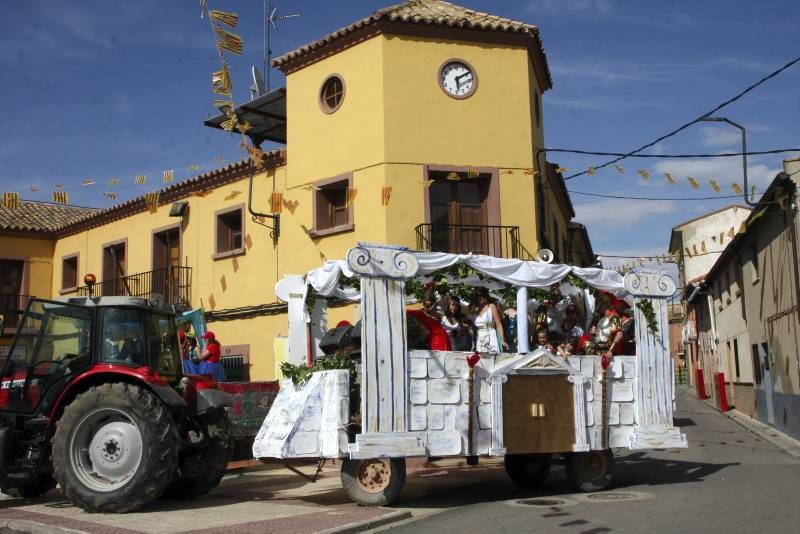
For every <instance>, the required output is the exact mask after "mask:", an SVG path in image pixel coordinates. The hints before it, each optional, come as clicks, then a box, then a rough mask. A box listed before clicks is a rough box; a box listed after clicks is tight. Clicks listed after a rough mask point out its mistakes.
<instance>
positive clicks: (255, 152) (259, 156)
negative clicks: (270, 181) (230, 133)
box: [239, 140, 264, 169]
mask: <svg viewBox="0 0 800 534" xmlns="http://www.w3.org/2000/svg"><path fill="white" fill-rule="evenodd" d="M239 146H240V147H241V148H242V149H244V150H245V151H246V152H247V154H248V155H249V156H250V161H252V162H253V165H255V166H256V169H260V168H261V167H263V166H264V151H263V150H261V149H260V148H258V147H257V146H253V145H251V144H250V143H248V142H247V141H245V140H242V142H241V143H239Z"/></svg>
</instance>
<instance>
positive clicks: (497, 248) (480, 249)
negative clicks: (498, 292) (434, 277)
mask: <svg viewBox="0 0 800 534" xmlns="http://www.w3.org/2000/svg"><path fill="white" fill-rule="evenodd" d="M415 230H416V233H417V250H423V251H427V252H452V253H457V254H466V253H468V252H472V253H475V254H487V255H489V256H497V257H499V258H518V259H521V260H533V259H534V258H533V255H532V254H531V253H530V252H528V249H526V248H525V247H524V246H523V245H522V242H521V241H520V238H519V226H492V225H475V224H428V223H423V224H418V225H417V227H416V228H415Z"/></svg>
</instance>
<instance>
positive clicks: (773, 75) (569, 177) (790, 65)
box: [564, 57, 800, 180]
mask: <svg viewBox="0 0 800 534" xmlns="http://www.w3.org/2000/svg"><path fill="white" fill-rule="evenodd" d="M798 62H800V57H796V58H795V59H793V60H792V61H790V62H789V63H787V64H786V65H784V66H783V67H781V68H779V69H778V70H775V71H773V72H771V73H769V74H767V75H766V76H764V77H763V78H761V79H760V80H758V81H757V82H756V83H754V84H752V85H750V86H748V87H746V88H745V89H744V90H742V91H740V92H739V93H738V94H737V95H735V96H733V97H732V98H729V99H728V100H726V101H724V102H723V103H721V104H719V105H717V106H715V107H714V108H712V109H711V110H710V111H707V112H705V113H703V114H702V115H700V116H699V117H697V118H696V119H694V120H692V121H689V122H687V123H685V124H682V125H681V126H679V127H677V128H675V129H674V130H672V131H671V132H669V133H667V134H664V135H662V136H661V137H659V138H658V139H656V140H655V141H651V142H649V143H647V144H644V145H642V146H640V147H639V148H637V149H636V150H632V151H630V152H628V153H626V154H623V155H621V156H618V157H616V158H614V159H612V160H609V161H607V162H605V163H603V164H601V165H596V166H595V169H602V168H603V167H608V166H609V165H612V164H614V163H616V162H618V161H621V160H623V159H625V158H628V157H631V156H633V155H634V154H637V153H638V152H641V151H642V150H645V149H648V148H650V147H652V146H654V145H655V144H657V143H659V142H661V141H663V140H664V139H667V138H669V137H672V136H673V135H675V134H677V133H680V132H682V131H683V130H685V129H687V128H688V127H689V126H691V125H693V124H695V123H697V122H700V121H701V120H702V119H704V118H706V117H708V116H710V115H713V114H714V113H716V112H717V111H719V110H721V109H722V108H724V107H725V106H728V105H730V104H732V103H734V102H736V101H737V100H739V99H740V98H742V97H743V96H744V95H746V94H747V93H749V92H750V91H753V90H754V89H755V88H757V87H758V86H760V85H762V84H763V83H766V82H767V81H768V80H771V79H772V78H774V77H775V76H777V75H779V74H780V73H782V72H783V71H785V70H786V69H788V68H790V67H792V66H793V65H794V64H796V63H798ZM584 174H586V171H581V172H578V173H575V174H571V175H569V176H567V177H565V178H564V180H571V179H573V178H577V177H578V176H582V175H584Z"/></svg>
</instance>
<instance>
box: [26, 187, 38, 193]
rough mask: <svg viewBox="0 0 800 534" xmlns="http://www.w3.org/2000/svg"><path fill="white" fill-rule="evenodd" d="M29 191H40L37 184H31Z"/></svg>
mask: <svg viewBox="0 0 800 534" xmlns="http://www.w3.org/2000/svg"><path fill="white" fill-rule="evenodd" d="M28 191H30V192H31V193H38V192H39V188H38V187H36V186H35V185H32V186H30V187H29V188H28Z"/></svg>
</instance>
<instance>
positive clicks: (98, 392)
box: [53, 383, 178, 513]
mask: <svg viewBox="0 0 800 534" xmlns="http://www.w3.org/2000/svg"><path fill="white" fill-rule="evenodd" d="M177 451H178V444H177V432H176V429H175V423H174V421H173V420H172V416H171V415H170V413H169V411H168V410H167V407H166V406H164V404H163V403H162V402H161V401H160V400H159V399H158V398H156V397H155V395H153V393H151V392H150V391H149V390H147V389H144V388H143V387H140V386H137V385H132V384H126V383H111V384H103V385H101V386H96V387H93V388H91V389H89V390H87V391H85V392H84V393H81V394H80V395H78V396H77V397H76V398H75V400H74V401H72V403H70V404H69V405H68V406H67V407H66V409H65V410H64V414H63V415H62V416H61V419H59V421H58V426H57V428H56V432H55V436H54V437H53V470H54V472H55V476H56V479H58V482H59V484H61V490H62V491H63V492H64V495H65V496H66V497H67V498H68V499H69V500H70V501H71V502H72V503H73V504H75V505H76V506H79V507H81V508H83V509H84V510H86V511H87V512H115V513H120V512H130V511H132V510H136V509H138V508H141V507H142V506H143V505H144V504H146V503H147V502H149V501H151V500H153V499H155V498H157V497H158V496H159V495H160V494H161V492H163V491H164V488H165V487H166V486H167V484H168V483H169V481H170V479H171V478H172V475H173V473H174V471H175V467H176V464H177V456H178V453H177Z"/></svg>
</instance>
